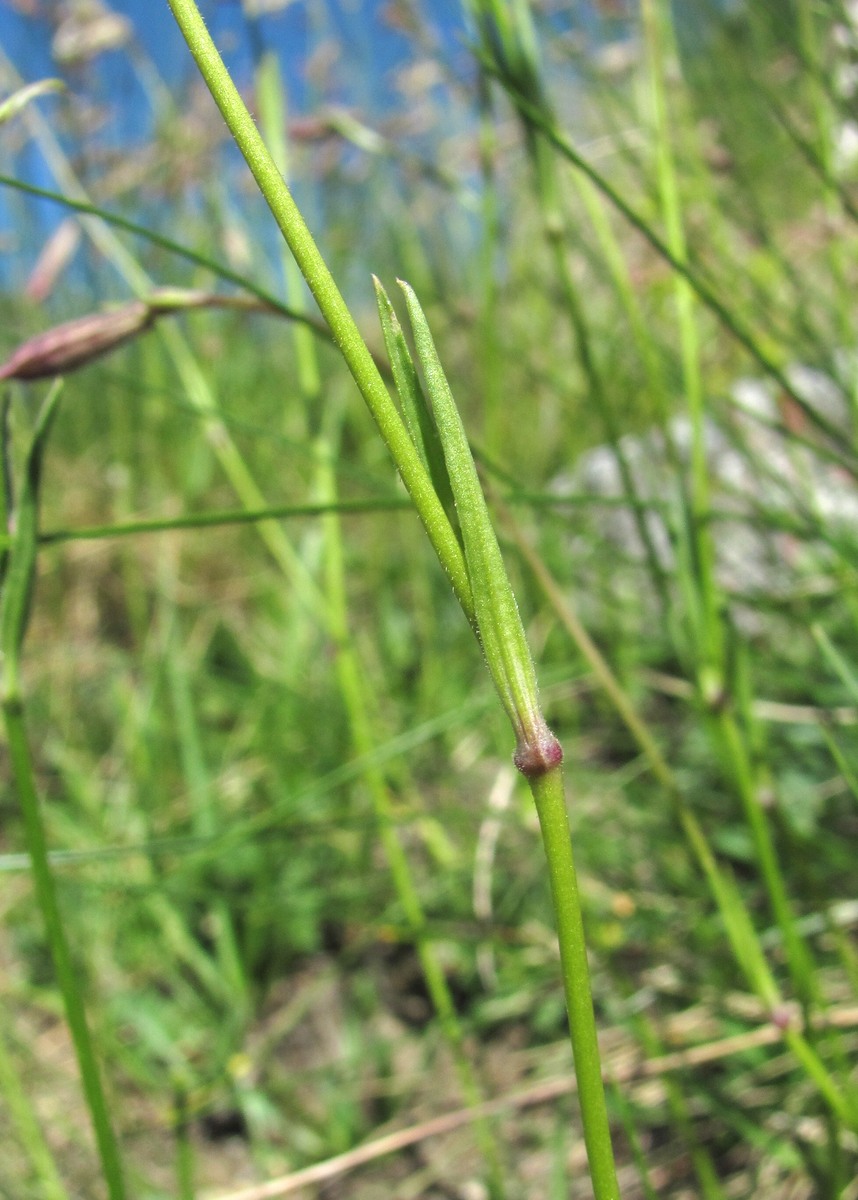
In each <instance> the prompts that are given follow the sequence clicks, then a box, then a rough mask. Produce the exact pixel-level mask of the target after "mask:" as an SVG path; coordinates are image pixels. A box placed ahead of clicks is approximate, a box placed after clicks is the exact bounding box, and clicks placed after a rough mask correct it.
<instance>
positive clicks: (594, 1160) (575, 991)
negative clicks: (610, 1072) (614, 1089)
mask: <svg viewBox="0 0 858 1200" xmlns="http://www.w3.org/2000/svg"><path fill="white" fill-rule="evenodd" d="M528 783H529V784H530V790H531V793H532V794H533V800H534V803H535V804H536V812H537V815H538V816H539V826H540V829H541V830H542V843H543V846H544V847H545V857H546V859H547V860H548V876H549V879H550V882H551V897H552V900H553V902H554V914H555V919H556V921H557V938H558V941H559V943H560V962H561V967H562V972H563V990H564V992H565V995H566V1009H567V1012H568V1014H569V1032H570V1035H571V1040H572V1052H573V1054H574V1055H575V1075H576V1077H577V1079H578V1094H579V1098H580V1104H581V1117H582V1121H583V1125H584V1141H585V1143H586V1146H587V1157H588V1160H589V1163H590V1177H591V1179H592V1181H593V1193H594V1195H595V1197H596V1200H618V1197H619V1195H620V1188H619V1184H618V1182H617V1173H616V1168H615V1166H614V1153H613V1149H612V1146H611V1129H610V1125H609V1123H608V1108H607V1104H606V1102H605V1087H604V1084H603V1082H602V1067H601V1060H600V1057H599V1039H598V1037H597V1034H596V1018H595V1016H594V1013H593V996H592V992H591V989H590V968H589V964H588V962H587V945H586V941H585V938H584V921H583V918H582V916H581V900H580V897H579V894H578V879H577V876H576V874H575V862H574V859H573V856H572V839H571V837H570V833H569V818H568V815H567V812H566V800H565V797H564V794H563V772H562V769H561V768H560V767H559V766H558V767H555V768H554V769H553V770H551V771H547V772H546V773H545V774H544V775H539V776H536V777H535V778H533V779H529V780H528Z"/></svg>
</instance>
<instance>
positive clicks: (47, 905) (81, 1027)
mask: <svg viewBox="0 0 858 1200" xmlns="http://www.w3.org/2000/svg"><path fill="white" fill-rule="evenodd" d="M59 393H60V384H59V383H56V384H55V385H54V386H53V388H52V389H51V390H50V392H49V393H48V396H47V399H46V400H45V403H44V404H43V406H42V409H41V411H40V413H39V417H38V419H37V422H36V427H35V431H34V433H33V436H32V442H31V447H30V451H29V453H28V456H27V460H26V463H25V465H24V478H23V480H22V482H21V486H20V488H19V495H18V497H17V501H16V505H15V531H14V536H13V539H12V544H11V547H10V549H9V556H8V561H7V563H6V572H5V576H4V579H3V588H2V599H0V649H2V656H3V657H2V661H3V673H2V680H0V686H2V709H3V720H4V724H5V730H6V741H7V746H8V751H9V760H10V764H11V768H12V778H13V781H14V784H15V790H16V792H17V794H18V801H19V803H20V806H21V813H22V816H23V819H24V830H25V836H26V842H27V851H28V853H29V856H30V864H31V870H32V876H33V886H34V890H35V893H36V899H37V902H38V905H39V908H40V910H41V914H42V920H43V922H44V926H45V935H46V938H47V942H48V946H49V949H50V953H51V959H52V962H53V966H54V971H55V973H56V977H57V983H58V985H59V989H60V995H61V996H62V1000H63V1006H64V1009H65V1014H66V1020H67V1022H68V1026H69V1031H70V1033H71V1037H72V1042H73V1044H74V1048H75V1054H76V1057H77V1062H78V1068H79V1070H80V1076H81V1083H82V1086H83V1092H84V1096H85V1099H86V1104H87V1108H88V1109H89V1115H90V1119H91V1122H92V1127H93V1131H94V1133H95V1141H96V1147H97V1151H98V1155H99V1159H100V1162H101V1169H102V1174H103V1177H104V1181H105V1184H106V1186H107V1190H108V1195H109V1197H110V1200H124V1197H125V1185H124V1181H123V1176H122V1164H121V1159H120V1154H119V1146H118V1143H117V1141H116V1136H115V1134H114V1131H113V1126H112V1123H111V1120H110V1112H109V1108H108V1104H107V1099H106V1096H105V1092H104V1088H103V1085H102V1082H101V1075H100V1072H99V1066H98V1057H97V1054H96V1051H95V1044H94V1042H93V1038H92V1034H91V1033H90V1029H89V1024H88V1022H87V1018H86V1010H85V1007H84V1002H83V996H82V993H81V986H80V980H79V976H78V970H77V968H76V967H75V964H74V961H73V958H72V953H71V947H70V945H69V941H68V937H67V935H66V931H65V924H64V921H63V917H62V910H61V907H60V902H59V898H58V896H57V890H56V885H55V883H54V876H53V872H52V869H51V865H50V861H49V859H48V839H47V833H46V830H45V825H44V821H43V818H42V809H41V804H40V801H39V795H38V790H37V787H36V772H35V768H34V764H33V758H32V755H31V753H30V745H29V741H28V738H27V730H26V723H25V715H24V697H23V691H22V687H21V647H22V644H23V640H24V633H25V630H26V625H27V617H28V615H29V606H30V599H31V593H32V587H33V580H34V577H35V569H36V553H37V545H38V541H37V529H38V493H39V480H40V474H41V459H42V455H43V453H44V445H45V440H46V438H47V435H48V431H49V428H50V424H51V420H52V418H53V416H54V413H55V411H56V406H57V402H58V399H59ZM7 436H8V434H7V431H5V430H4V433H3V443H4V444H3V451H4V456H5V451H6V438H7Z"/></svg>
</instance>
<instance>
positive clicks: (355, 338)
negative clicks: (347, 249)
mask: <svg viewBox="0 0 858 1200" xmlns="http://www.w3.org/2000/svg"><path fill="white" fill-rule="evenodd" d="M167 2H168V4H169V5H170V8H171V10H172V12H173V16H174V17H175V19H176V23H177V24H178V26H179V28H180V29H181V31H182V35H183V36H184V38H185V41H186V42H187V44H188V48H189V50H190V51H191V54H192V55H193V57H194V60H195V62H196V64H197V66H198V67H199V69H200V73H201V74H202V76H203V79H204V80H205V82H206V84H207V86H208V88H209V91H210V92H211V94H212V97H213V99H214V101H215V103H216V104H217V106H218V108H219V109H220V112H221V115H222V116H223V119H224V121H225V122H226V124H227V126H228V128H229V130H230V132H231V133H232V136H233V137H234V138H235V141H236V144H237V146H238V148H239V150H241V153H242V154H243V155H244V158H245V161H246V162H247V165H248V166H249V167H250V170H251V172H252V174H253V177H254V179H255V180H256V182H257V184H258V186H259V190H260V191H261V192H262V195H263V196H264V198H265V201H266V203H267V204H268V207H269V208H270V209H271V213H272V215H273V217H274V219H275V221H276V222H277V225H278V228H279V229H280V232H281V233H282V234H283V236H284V238H285V239H286V242H287V244H288V246H289V249H290V250H291V251H292V254H293V255H294V257H295V261H296V262H297V263H298V266H299V267H300V268H301V274H302V275H303V276H304V278H305V279H306V281H307V284H308V286H309V288H310V291H311V292H312V293H313V295H314V297H315V299H316V303H317V304H318V306H319V309H320V311H321V313H322V316H323V317H324V318H325V320H326V321H327V323H328V325H329V327H330V329H331V333H332V334H333V338H334V341H335V343H336V344H337V346H338V347H339V350H340V352H341V354H342V356H343V358H344V359H345V361H346V365H347V366H348V368H349V371H350V372H351V375H352V378H353V379H354V381H355V383H356V384H357V386H358V389H359V391H360V393H361V395H362V396H363V398H364V400H365V402H366V404H367V407H368V408H369V410H370V413H371V414H372V417H373V419H374V420H375V422H376V424H377V426H378V429H379V432H380V433H381V436H382V438H383V439H384V442H385V444H386V446H387V447H388V449H389V450H390V453H391V456H392V457H393V460H394V462H395V463H396V466H397V469H398V470H399V473H400V475H401V477H402V481H403V483H404V484H405V487H406V488H407V490H408V493H409V495H410V496H411V499H412V501H413V502H414V507H415V508H416V509H417V512H418V515H419V517H420V519H421V521H422V522H423V525H424V527H425V529H426V532H427V534H428V536H429V540H430V541H431V543H432V546H433V547H434V549H435V552H436V554H437V555H438V558H439V559H440V561H441V564H442V566H443V567H444V570H445V571H446V572H447V574H448V575H449V577H450V582H451V584H452V586H453V590H454V591H455V593H456V597H457V599H458V601H459V603H460V605H461V606H462V609H463V611H464V612H465V614H466V616H467V618H468V620H469V621H470V622H471V623H472V624H473V622H474V602H473V596H472V594H471V585H470V582H469V580H468V573H467V570H466V568H465V560H464V557H463V555H462V550H461V547H460V546H459V543H458V541H457V540H456V535H455V533H454V532H453V529H452V526H451V525H450V522H449V520H448V519H447V514H446V513H445V512H444V509H443V506H442V505H441V502H440V501H439V499H438V497H437V495H436V494H435V489H434V487H433V486H432V481H431V480H430V478H429V475H428V473H427V471H426V469H425V467H424V466H423V463H422V462H421V461H420V456H419V454H418V453H417V450H416V449H415V447H414V445H413V443H412V441H411V439H410V437H409V436H408V431H407V430H406V428H405V425H404V423H403V421H402V418H401V417H400V416H399V413H398V412H397V410H396V406H395V405H394V403H393V401H392V400H391V398H390V395H389V393H388V391H387V387H386V385H385V383H384V380H383V379H382V377H381V374H380V372H379V370H378V367H377V366H376V364H375V362H374V360H373V357H372V355H371V354H370V352H369V349H368V348H367V345H366V343H365V342H364V340H363V338H362V337H361V334H360V331H359V329H358V327H357V324H356V323H355V320H354V318H353V317H352V315H351V313H350V312H349V310H348V307H347V306H346V303H345V301H344V300H343V297H342V295H341V294H340V291H339V289H338V287H337V285H336V283H335V282H334V278H333V276H332V275H331V272H330V271H329V270H328V267H327V264H326V263H325V261H324V259H323V258H322V256H321V254H320V253H319V249H318V247H317V246H316V243H315V241H314V240H313V236H312V234H311V233H310V230H309V229H308V227H307V224H306V222H305V220H304V218H303V216H302V215H301V213H300V211H299V209H298V206H297V205H296V204H295V201H294V200H293V199H292V195H291V193H290V191H289V189H288V187H287V186H286V184H285V183H284V181H283V177H282V176H281V174H280V172H279V171H278V170H277V166H276V164H275V162H274V160H273V159H272V157H271V155H270V154H269V152H268V150H267V148H266V146H265V143H264V141H263V140H262V138H261V136H260V134H259V131H258V130H257V128H256V126H255V125H254V123H253V118H252V117H251V115H250V113H249V112H248V110H247V107H246V105H245V104H244V101H243V100H242V99H241V97H240V95H239V94H238V90H237V89H236V87H235V84H234V83H233V82H232V79H231V78H230V75H229V72H228V71H227V69H226V67H225V65H224V63H223V60H222V59H221V57H220V55H219V54H218V51H217V48H216V47H215V44H214V42H213V41H212V39H211V36H210V35H209V32H208V30H207V29H206V26H205V23H204V21H203V19H202V17H201V16H200V13H199V10H198V8H197V6H196V4H195V3H194V0H167Z"/></svg>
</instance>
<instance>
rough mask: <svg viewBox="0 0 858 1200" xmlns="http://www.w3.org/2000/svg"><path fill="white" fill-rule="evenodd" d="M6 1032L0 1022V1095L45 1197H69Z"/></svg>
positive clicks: (2, 1017) (1, 1015)
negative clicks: (13, 1055) (16, 1063)
mask: <svg viewBox="0 0 858 1200" xmlns="http://www.w3.org/2000/svg"><path fill="white" fill-rule="evenodd" d="M5 1018H6V1014H5V1013H0V1021H2V1022H4V1023H5ZM6 1034H7V1031H6V1029H5V1028H4V1027H2V1026H0V1096H2V1098H3V1104H4V1106H5V1108H6V1110H7V1114H8V1122H9V1126H10V1129H14V1131H15V1132H16V1133H17V1135H18V1140H19V1142H20V1144H21V1146H22V1148H23V1150H24V1153H25V1154H26V1156H27V1159H28V1160H29V1163H30V1168H31V1170H32V1173H33V1178H34V1180H35V1182H36V1184H37V1186H38V1188H39V1195H40V1196H41V1197H42V1198H43V1200H69V1193H68V1192H67V1191H66V1187H65V1184H64V1183H63V1181H62V1177H61V1176H60V1173H59V1169H58V1167H57V1164H56V1160H55V1159H54V1155H53V1151H52V1150H51V1147H50V1145H49V1144H48V1141H47V1139H46V1138H45V1135H44V1133H43V1132H42V1126H41V1124H40V1123H39V1117H38V1114H37V1113H36V1111H35V1108H34V1106H33V1103H32V1099H31V1096H30V1094H29V1092H28V1090H27V1087H26V1085H25V1084H24V1081H23V1080H22V1078H21V1075H20V1073H19V1072H18V1069H17V1067H16V1065H15V1061H14V1059H13V1057H12V1053H11V1051H10V1048H9V1044H8V1040H7V1036H6Z"/></svg>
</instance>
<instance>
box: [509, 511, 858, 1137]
mask: <svg viewBox="0 0 858 1200" xmlns="http://www.w3.org/2000/svg"><path fill="white" fill-rule="evenodd" d="M496 503H497V501H496ZM505 524H506V525H507V528H509V529H510V531H511V532H512V535H513V538H514V540H515V542H516V545H517V546H518V549H519V550H520V552H521V554H522V557H523V558H524V559H525V561H526V562H527V563H528V566H529V567H530V568H531V570H532V571H533V574H534V576H535V577H536V579H537V581H538V583H539V584H540V586H541V588H542V589H543V591H544V593H545V596H546V598H547V599H548V601H549V603H550V604H551V606H552V608H553V609H554V611H555V613H556V614H557V616H558V618H559V620H560V622H561V624H562V625H563V626H564V627H565V628H566V630H567V632H568V633H569V635H570V637H571V639H572V641H573V642H574V643H575V645H576V646H577V647H578V650H579V652H580V653H581V655H582V657H583V658H584V659H585V661H586V662H587V663H588V664H589V666H590V668H591V669H592V671H593V674H594V675H595V677H596V679H597V681H598V683H599V685H600V686H601V687H602V688H603V690H604V692H605V694H606V695H607V697H608V698H609V700H610V701H611V703H612V704H613V705H614V707H615V709H616V711H617V714H618V715H619V716H620V718H621V720H622V721H623V723H624V724H625V725H626V728H627V729H628V731H629V733H630V734H631V735H632V738H633V739H634V741H635V742H636V743H637V745H638V746H639V747H640V749H641V751H642V753H643V754H644V756H645V758H646V760H647V762H648V764H649V767H650V770H651V771H652V773H653V775H654V776H655V778H656V779H657V780H658V782H659V783H660V784H661V785H662V787H663V788H664V789H665V792H666V794H667V796H668V798H669V799H670V801H671V804H672V806H673V809H674V812H675V814H676V818H677V821H678V822H679V825H680V828H681V829H682V831H683V834H684V836H685V839H686V841H687V843H688V845H689V847H690V849H691V852H692V854H693V856H694V858H695V860H696V861H697V864H698V866H699V867H700V869H701V870H702V872H703V875H704V877H705V879H706V881H707V883H708V886H709V890H710V892H711V894H712V896H713V898H714V900H715V903H716V906H717V908H718V911H719V913H720V914H721V918H722V920H723V922H724V928H725V931H726V933H727V937H728V940H729V942H730V945H731V948H732V951H733V955H734V957H735V959H736V962H737V963H738V964H739V967H740V969H741V970H742V973H743V974H744V976H745V978H746V979H747V981H748V984H749V986H750V988H751V990H752V991H753V992H754V994H755V995H756V996H758V997H759V999H760V1000H761V1002H762V1003H763V1005H764V1006H765V1007H766V1008H767V1009H768V1011H769V1012H771V1013H773V1014H775V1013H776V1012H778V1011H780V1010H782V1009H783V1005H784V999H783V996H782V994H781V992H780V989H779V988H778V985H777V983H776V981H775V978H774V976H773V974H772V972H771V970H770V968H769V966H768V963H767V961H766V957H765V952H764V950H763V947H762V944H761V943H760V940H759V936H758V934H757V931H756V929H755V928H754V924H753V920H752V917H751V914H750V912H749V910H748V907H747V905H746V904H745V901H744V900H743V898H742V895H741V892H740V891H739V888H738V887H737V885H736V883H735V880H734V879H733V877H732V876H731V875H730V874H729V872H727V871H726V870H725V869H724V868H722V867H719V865H718V862H717V860H716V858H715V855H714V854H713V852H712V849H711V847H710V846H709V842H708V840H707V838H706V835H705V833H704V832H703V829H702V827H701V825H700V822H699V821H698V820H697V817H696V816H695V814H694V812H693V811H692V809H691V807H690V806H689V804H688V801H687V800H686V798H685V796H684V795H683V793H682V790H681V788H680V786H679V782H678V780H677V779H676V776H675V775H674V773H673V770H672V769H671V767H670V766H669V765H668V763H667V761H666V759H665V758H664V756H663V755H662V753H661V751H660V749H659V747H658V744H657V743H656V741H655V738H654V737H653V736H652V733H651V732H650V730H649V728H648V726H647V725H646V723H645V722H644V721H643V720H642V718H641V717H640V715H639V714H638V713H637V712H636V710H635V708H634V706H633V704H632V703H631V701H630V700H629V698H628V696H627V694H626V692H625V691H624V689H623V688H622V686H621V685H620V683H619V681H618V680H617V679H616V677H615V676H614V673H613V672H612V670H611V668H610V666H609V665H608V663H607V662H606V661H605V659H604V657H603V655H602V653H601V651H600V650H599V648H598V647H597V646H596V644H595V642H593V640H592V638H591V637H590V636H589V634H588V633H587V631H586V629H585V628H584V626H583V625H582V624H581V622H580V620H579V618H578V616H577V614H576V613H575V610H574V609H573V607H572V606H571V604H570V603H569V601H568V599H567V598H566V597H565V596H564V594H563V593H562V591H561V589H560V588H559V586H558V585H557V583H556V581H555V580H554V579H553V577H552V576H551V574H550V572H549V571H548V569H547V567H546V566H545V564H544V562H543V561H542V559H541V558H540V557H539V555H538V554H537V553H536V552H535V550H533V548H532V547H531V546H530V544H529V543H528V541H527V539H526V538H525V537H524V535H523V534H522V532H521V530H520V529H519V528H518V526H517V524H516V523H515V522H514V521H513V520H512V518H511V516H510V514H509V512H508V511H506V512H505ZM787 1032H788V1033H789V1037H787ZM784 1040H785V1042H786V1043H787V1044H788V1045H789V1047H790V1048H791V1049H792V1050H793V1052H794V1053H795V1054H796V1058H797V1059H798V1060H799V1061H800V1062H801V1063H802V1066H804V1068H805V1070H807V1071H808V1074H809V1075H810V1077H811V1078H812V1079H813V1081H814V1083H815V1084H816V1086H817V1088H818V1089H819V1091H820V1093H821V1095H822V1097H823V1099H824V1100H825V1101H826V1103H827V1104H828V1106H829V1108H830V1110H831V1112H832V1113H834V1115H835V1116H837V1117H838V1119H844V1118H845V1119H847V1120H848V1122H849V1124H850V1125H852V1126H854V1124H855V1119H856V1116H858V1105H856V1103H855V1101H854V1100H853V1099H852V1098H851V1095H850V1093H849V1092H848V1091H844V1090H843V1089H842V1088H841V1087H840V1085H839V1083H838V1082H837V1081H836V1080H835V1079H834V1077H833V1076H832V1074H831V1072H830V1071H829V1070H828V1068H827V1067H826V1066H825V1064H824V1062H823V1060H822V1059H821V1058H820V1056H819V1054H818V1053H817V1051H816V1050H815V1049H814V1047H813V1046H812V1045H811V1044H810V1043H809V1041H808V1039H807V1038H806V1037H805V1036H804V1034H802V1033H801V1032H800V1031H799V1030H796V1029H794V1028H792V1027H790V1028H789V1029H788V1030H787V1031H786V1032H785V1033H784Z"/></svg>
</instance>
